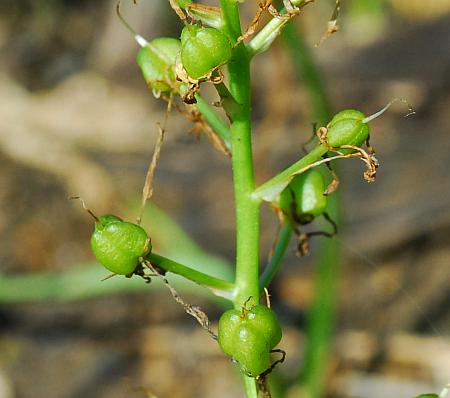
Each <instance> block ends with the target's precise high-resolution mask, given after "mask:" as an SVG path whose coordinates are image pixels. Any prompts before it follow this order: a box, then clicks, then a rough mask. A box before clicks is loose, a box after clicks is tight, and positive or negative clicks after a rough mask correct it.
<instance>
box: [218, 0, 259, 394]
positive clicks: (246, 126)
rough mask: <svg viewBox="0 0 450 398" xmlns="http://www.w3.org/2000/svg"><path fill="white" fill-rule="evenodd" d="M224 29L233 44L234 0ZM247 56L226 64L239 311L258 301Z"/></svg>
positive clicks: (242, 51)
mask: <svg viewBox="0 0 450 398" xmlns="http://www.w3.org/2000/svg"><path fill="white" fill-rule="evenodd" d="M220 5H221V8H222V14H223V16H224V20H225V24H226V30H227V32H228V34H229V36H230V38H231V39H232V40H233V41H236V40H237V38H238V37H239V36H240V35H241V24H240V19H239V7H238V3H237V1H236V0H220ZM250 60H251V57H250V55H249V53H248V51H247V49H246V48H245V46H244V45H243V44H240V45H239V46H237V47H236V48H235V49H234V50H233V56H232V58H231V60H230V62H229V64H228V76H229V87H230V93H231V95H232V96H233V98H234V99H235V101H236V102H237V103H238V105H239V106H238V107H237V109H236V112H235V113H234V114H233V117H232V123H231V147H232V153H233V156H232V166H233V184H234V198H235V206H236V278H235V286H236V296H235V299H234V306H235V308H241V307H242V305H243V304H244V302H245V301H246V300H247V299H248V298H249V297H250V296H252V297H253V298H254V299H255V301H256V302H258V301H259V284H258V269H259V208H260V201H259V200H255V199H253V198H252V192H253V191H254V189H255V178H254V171H253V155H252V140H251V116H252V114H251V86H250ZM242 377H243V379H244V386H245V391H246V394H247V397H249V398H256V397H257V394H258V389H257V385H256V380H255V379H254V378H249V377H248V376H246V375H245V374H244V373H242Z"/></svg>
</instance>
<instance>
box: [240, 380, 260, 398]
mask: <svg viewBox="0 0 450 398" xmlns="http://www.w3.org/2000/svg"><path fill="white" fill-rule="evenodd" d="M243 380H244V387H245V392H246V394H247V398H258V388H257V386H256V383H255V379H254V378H253V377H248V376H246V375H243Z"/></svg>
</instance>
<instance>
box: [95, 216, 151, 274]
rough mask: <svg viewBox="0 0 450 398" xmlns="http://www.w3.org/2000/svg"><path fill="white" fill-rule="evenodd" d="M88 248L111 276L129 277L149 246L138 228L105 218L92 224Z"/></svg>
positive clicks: (111, 217)
mask: <svg viewBox="0 0 450 398" xmlns="http://www.w3.org/2000/svg"><path fill="white" fill-rule="evenodd" d="M91 248H92V251H93V253H94V255H95V257H96V259H97V260H98V262H99V263H100V264H102V265H103V266H104V267H105V268H107V269H108V270H110V271H111V272H114V273H115V274H119V275H129V274H131V273H133V271H134V270H135V269H136V267H137V265H138V263H139V258H140V257H142V256H145V255H146V254H148V253H149V252H150V251H151V244H150V241H149V239H148V236H147V233H146V232H145V230H144V229H143V228H141V227H140V226H139V225H136V224H133V223H129V222H125V221H122V220H121V219H120V218H119V217H116V216H114V215H110V214H106V215H103V216H101V217H99V218H98V221H96V223H95V230H94V233H93V234H92V237H91Z"/></svg>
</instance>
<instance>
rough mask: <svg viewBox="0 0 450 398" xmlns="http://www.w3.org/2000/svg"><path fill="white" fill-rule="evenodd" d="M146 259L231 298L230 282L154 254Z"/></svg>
mask: <svg viewBox="0 0 450 398" xmlns="http://www.w3.org/2000/svg"><path fill="white" fill-rule="evenodd" d="M146 259H147V260H148V261H150V262H151V263H152V264H153V265H156V266H158V267H159V268H161V269H163V270H165V271H167V272H172V273H174V274H178V275H181V276H183V277H185V278H186V279H189V280H191V281H192V282H195V283H198V284H199V285H203V286H206V287H209V288H211V289H212V290H213V291H215V293H216V294H217V295H219V296H222V297H229V298H231V297H232V293H233V289H234V284H233V283H231V282H227V281H224V280H223V279H219V278H216V277H214V276H211V275H208V274H205V273H203V272H200V271H197V270H195V269H193V268H190V267H187V266H186V265H183V264H180V263H178V262H176V261H173V260H170V259H168V258H167V257H163V256H160V255H158V254H155V253H150V254H148V255H147V256H146Z"/></svg>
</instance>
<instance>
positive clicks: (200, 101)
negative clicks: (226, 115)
mask: <svg viewBox="0 0 450 398" xmlns="http://www.w3.org/2000/svg"><path fill="white" fill-rule="evenodd" d="M195 99H196V100H197V108H198V110H199V112H200V113H201V114H202V116H203V117H204V118H205V120H206V121H207V123H208V124H209V125H210V126H211V127H212V129H213V130H214V131H215V132H216V133H217V135H218V136H219V137H220V138H221V139H222V141H223V142H224V144H225V145H226V147H227V148H228V149H230V148H231V133H230V129H229V128H228V126H227V125H226V124H225V122H224V121H223V120H222V119H221V118H220V116H219V115H218V114H217V113H216V112H215V111H214V109H213V108H212V107H211V105H209V104H208V102H206V101H205V99H204V98H203V97H202V96H201V95H200V94H198V93H197V94H195Z"/></svg>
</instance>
